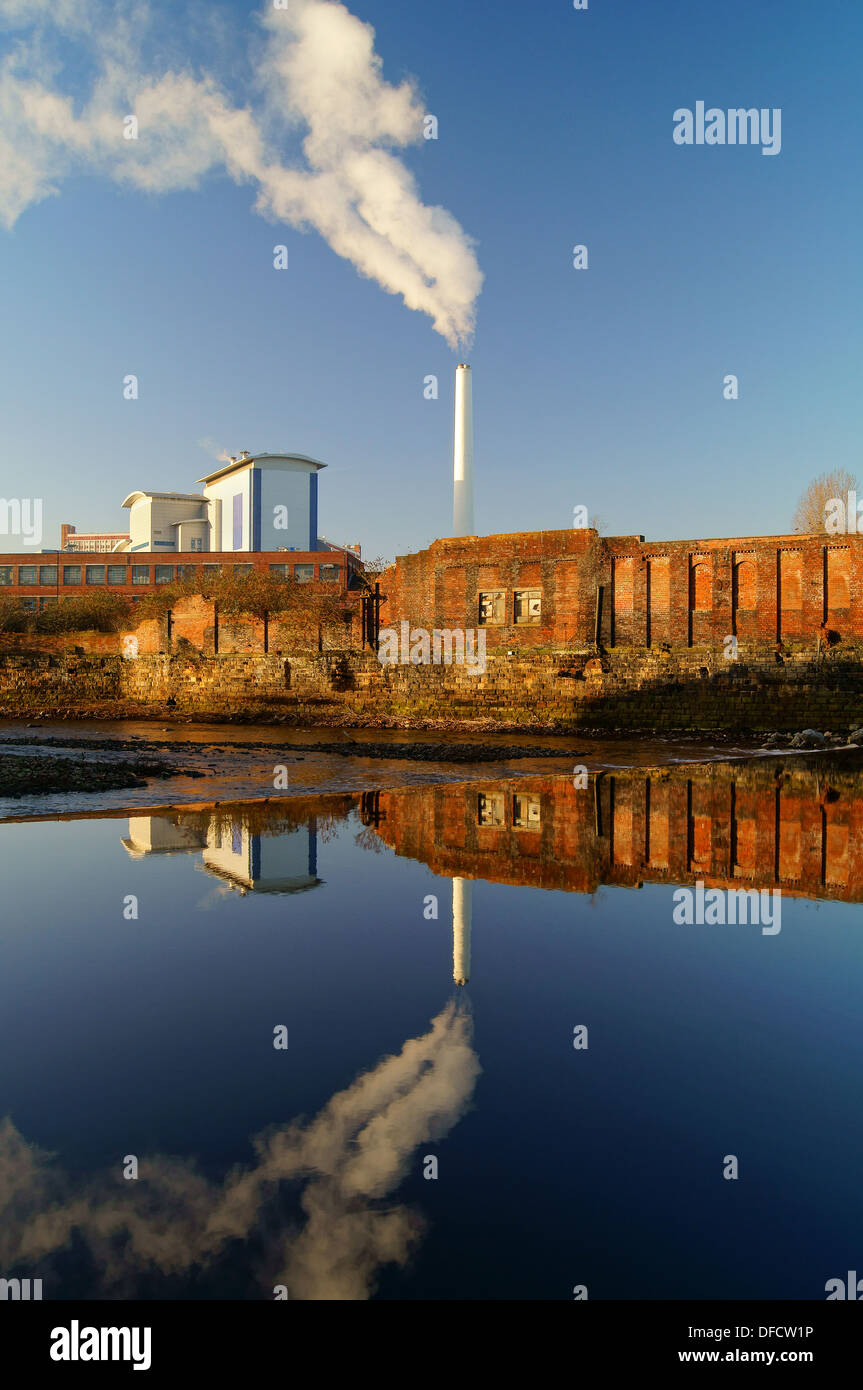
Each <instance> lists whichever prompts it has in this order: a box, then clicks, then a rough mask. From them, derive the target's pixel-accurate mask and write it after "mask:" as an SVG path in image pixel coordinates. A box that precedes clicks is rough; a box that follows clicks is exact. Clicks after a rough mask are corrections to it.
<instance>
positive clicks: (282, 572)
mask: <svg viewBox="0 0 863 1390" xmlns="http://www.w3.org/2000/svg"><path fill="white" fill-rule="evenodd" d="M270 574H271V575H272V576H273V578H274V579H290V577H291V567H290V565H270Z"/></svg>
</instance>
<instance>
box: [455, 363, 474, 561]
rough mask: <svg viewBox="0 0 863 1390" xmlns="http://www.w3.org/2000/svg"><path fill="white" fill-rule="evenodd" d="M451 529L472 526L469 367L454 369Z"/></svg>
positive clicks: (469, 531)
mask: <svg viewBox="0 0 863 1390" xmlns="http://www.w3.org/2000/svg"><path fill="white" fill-rule="evenodd" d="M452 533H453V535H454V536H472V535H473V534H474V530H473V386H472V381H471V373H470V367H468V366H467V365H466V364H465V363H463V362H460V363H459V365H458V366H457V367H456V369H455V431H454V444H453V456H452Z"/></svg>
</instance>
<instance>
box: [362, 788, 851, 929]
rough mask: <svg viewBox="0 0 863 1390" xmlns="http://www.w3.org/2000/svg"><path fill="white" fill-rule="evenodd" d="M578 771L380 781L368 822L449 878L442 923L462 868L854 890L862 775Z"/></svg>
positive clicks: (530, 877)
mask: <svg viewBox="0 0 863 1390" xmlns="http://www.w3.org/2000/svg"><path fill="white" fill-rule="evenodd" d="M578 780H579V779H577V778H576V779H574V780H573V781H570V780H569V779H567V778H560V777H544V778H543V777H538V778H528V779H525V780H520V781H519V782H518V783H510V784H506V783H501V784H496V785H493V784H489V785H488V786H486V787H480V788H478V789H477V788H466V787H463V786H462V787H459V786H438V787H433V788H430V789H429V790H428V791H427V792H426V793H425V794H424V795H423V796H422V797H421V798H420V797H418V796H417V794H416V792H415V791H408V790H398V791H386V792H381V793H380V795H379V798H378V804H377V809H376V821H375V830H376V833H377V834H378V835H379V836H380V837H381V839H382V840H384V841H385V842H386V843H387V844H388V845H389V846H390V847H391V848H392V849H393V850H395V852H396V854H399V855H405V856H407V857H409V858H411V859H419V860H421V861H422V862H423V863H425V864H427V865H428V866H429V868H431V869H432V870H433V871H434V872H435V873H436V874H441V875H444V876H446V877H449V878H452V879H453V921H454V923H455V920H456V901H457V899H456V885H457V884H458V883H460V882H462V881H464V882H465V883H466V882H467V881H469V880H470V879H484V880H486V881H490V882H494V883H509V884H520V885H525V886H531V887H536V888H545V889H555V890H563V891H568V892H579V893H594V892H595V891H596V890H597V888H599V887H600V886H601V885H603V884H617V885H620V886H623V887H630V888H637V887H641V885H642V884H643V883H644V882H651V883H669V884H681V883H688V882H695V881H697V880H699V879H700V880H701V881H703V882H704V883H705V884H707V885H709V886H714V887H722V886H726V885H727V886H739V885H740V884H741V883H750V884H752V885H755V886H770V885H776V886H780V887H781V888H782V890H783V892H784V893H787V894H790V895H798V896H804V897H813V898H828V899H838V900H840V901H843V902H859V901H861V900H863V782H861V778H860V776H859V774H855V772H854V771H852V770H844V769H843V768H842V767H841V766H833V767H830V766H822V767H821V768H820V769H819V770H807V769H805V768H802V767H799V766H797V767H795V766H793V765H789V764H788V763H786V764H784V765H782V766H777V765H776V764H772V763H768V762H755V763H750V764H737V765H734V764H718V763H714V764H708V765H704V766H702V767H699V768H684V769H667V768H666V769H658V770H655V771H653V772H649V773H645V772H643V771H640V770H639V771H634V772H621V773H615V774H608V773H599V774H597V775H595V776H591V777H590V779H589V780H588V782H587V785H586V786H585V787H584V788H581V787H580V786H578V785H577V783H578ZM574 783H575V784H574ZM463 892H464V889H463V888H459V889H458V893H459V895H461V894H463ZM462 900H463V899H462V897H461V896H459V899H458V901H459V902H460V903H461V902H462ZM460 910H461V909H460ZM466 912H467V936H468V939H469V934H470V924H469V915H470V909H469V905H468V907H467V909H466Z"/></svg>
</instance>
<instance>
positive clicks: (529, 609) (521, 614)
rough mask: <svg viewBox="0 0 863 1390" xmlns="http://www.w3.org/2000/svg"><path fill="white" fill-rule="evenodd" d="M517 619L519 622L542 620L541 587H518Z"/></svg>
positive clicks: (516, 598)
mask: <svg viewBox="0 0 863 1390" xmlns="http://www.w3.org/2000/svg"><path fill="white" fill-rule="evenodd" d="M515 620H516V622H517V623H540V622H542V592H541V590H539V589H516V591H515Z"/></svg>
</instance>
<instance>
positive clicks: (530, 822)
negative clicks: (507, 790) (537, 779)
mask: <svg viewBox="0 0 863 1390" xmlns="http://www.w3.org/2000/svg"><path fill="white" fill-rule="evenodd" d="M512 823H513V825H514V826H517V827H518V829H520V830H539V829H540V827H541V825H542V813H541V811H540V799H539V797H538V796H514V797H513V798H512Z"/></svg>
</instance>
